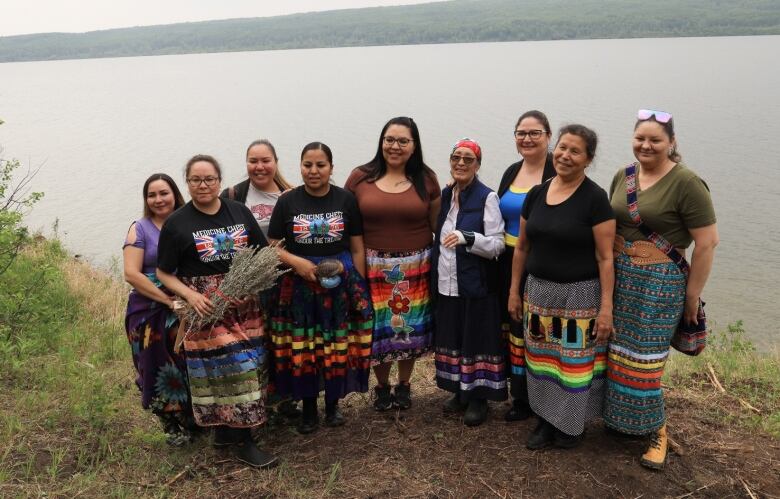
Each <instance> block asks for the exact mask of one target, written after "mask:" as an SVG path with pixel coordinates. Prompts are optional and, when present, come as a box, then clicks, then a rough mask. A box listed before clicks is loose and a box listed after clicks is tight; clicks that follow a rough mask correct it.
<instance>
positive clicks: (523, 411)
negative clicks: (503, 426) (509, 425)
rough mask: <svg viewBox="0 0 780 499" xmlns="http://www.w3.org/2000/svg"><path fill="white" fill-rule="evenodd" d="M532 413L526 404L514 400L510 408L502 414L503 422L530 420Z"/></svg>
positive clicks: (520, 400)
mask: <svg viewBox="0 0 780 499" xmlns="http://www.w3.org/2000/svg"><path fill="white" fill-rule="evenodd" d="M533 413H534V411H532V410H531V406H530V405H528V402H526V401H525V400H522V399H514V400H513V401H512V407H511V408H510V409H509V410H508V411H506V414H504V421H508V422H512V421H523V420H525V419H528V418H530V417H531V415H532V414H533Z"/></svg>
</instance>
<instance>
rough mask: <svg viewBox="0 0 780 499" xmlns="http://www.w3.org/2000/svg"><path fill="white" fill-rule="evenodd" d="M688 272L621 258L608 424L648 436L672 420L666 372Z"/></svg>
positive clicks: (617, 264)
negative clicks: (664, 380) (667, 406)
mask: <svg viewBox="0 0 780 499" xmlns="http://www.w3.org/2000/svg"><path fill="white" fill-rule="evenodd" d="M685 284H686V283H685V276H684V275H683V274H682V272H680V269H679V267H677V265H676V264H675V263H673V262H671V261H670V262H667V263H655V264H649V265H639V264H635V263H632V262H631V259H630V257H628V256H627V255H625V254H621V255H619V256H618V257H617V258H616V259H615V308H614V317H615V334H614V337H613V339H612V341H610V343H609V360H608V363H607V376H608V380H607V399H606V402H605V406H604V424H606V425H607V426H609V427H610V428H613V429H615V430H617V431H620V432H622V433H627V434H631V435H647V434H649V433H652V432H654V431H656V430H658V429H659V428H660V427H661V426H663V424H664V422H665V421H666V416H665V414H664V398H663V393H662V391H661V376H663V373H664V365H665V364H666V359H667V358H668V356H669V343H670V341H671V339H672V334H673V333H674V330H675V328H676V327H677V324H678V322H679V321H680V316H681V315H682V311H683V307H684V305H685Z"/></svg>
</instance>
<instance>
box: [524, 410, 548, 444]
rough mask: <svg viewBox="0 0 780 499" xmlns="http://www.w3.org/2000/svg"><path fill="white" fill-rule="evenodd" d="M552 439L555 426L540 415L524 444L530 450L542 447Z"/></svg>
mask: <svg viewBox="0 0 780 499" xmlns="http://www.w3.org/2000/svg"><path fill="white" fill-rule="evenodd" d="M554 440H555V427H554V426H553V425H551V424H550V423H548V422H547V421H545V420H544V419H542V418H541V417H540V418H539V422H538V423H537V424H536V428H534V431H532V432H531V435H530V436H529V437H528V442H527V443H526V444H525V446H526V448H527V449H530V450H539V449H544V448H545V447H549V446H550V445H552V443H553V441H554Z"/></svg>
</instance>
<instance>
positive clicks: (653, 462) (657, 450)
mask: <svg viewBox="0 0 780 499" xmlns="http://www.w3.org/2000/svg"><path fill="white" fill-rule="evenodd" d="M668 447H669V441H668V440H667V439H666V425H663V426H662V427H661V428H659V429H658V431H657V432H655V433H653V434H652V435H650V445H649V446H648V448H647V451H646V452H645V453H644V454H643V455H642V459H641V460H640V463H641V464H642V466H644V467H645V468H651V469H654V470H660V469H663V467H664V463H665V462H666V451H667V448H668Z"/></svg>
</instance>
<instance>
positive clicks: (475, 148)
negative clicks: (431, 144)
mask: <svg viewBox="0 0 780 499" xmlns="http://www.w3.org/2000/svg"><path fill="white" fill-rule="evenodd" d="M459 147H465V148H467V149H471V151H472V152H473V153H474V154H476V155H477V161H479V162H480V163H482V148H481V147H479V144H477V141H475V140H471V139H469V138H463V139H460V140H459V141H457V142H456V143H455V146H454V147H453V148H452V152H455V150H456V149H457V148H459Z"/></svg>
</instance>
